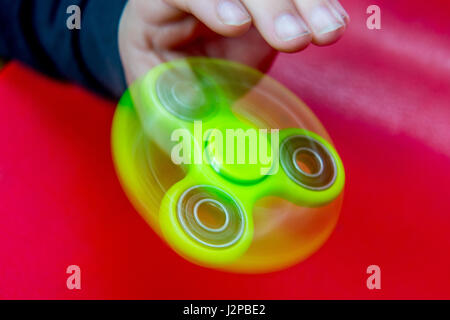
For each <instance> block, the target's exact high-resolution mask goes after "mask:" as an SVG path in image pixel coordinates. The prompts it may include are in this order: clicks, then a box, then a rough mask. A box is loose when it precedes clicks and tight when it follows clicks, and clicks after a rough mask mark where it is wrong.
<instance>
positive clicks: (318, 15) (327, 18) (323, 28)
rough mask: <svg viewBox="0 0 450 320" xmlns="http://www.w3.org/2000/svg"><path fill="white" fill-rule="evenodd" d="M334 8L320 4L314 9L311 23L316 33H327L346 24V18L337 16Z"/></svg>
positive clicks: (311, 14) (310, 19)
mask: <svg viewBox="0 0 450 320" xmlns="http://www.w3.org/2000/svg"><path fill="white" fill-rule="evenodd" d="M332 10H333V9H332V8H331V6H330V8H328V7H326V6H324V5H319V6H316V7H315V8H314V9H312V11H311V13H310V18H309V23H310V26H311V28H312V29H313V30H314V32H315V33H317V34H325V33H328V32H332V31H335V30H337V29H339V28H342V27H343V26H344V20H342V18H339V17H336V15H335V14H333V12H332Z"/></svg>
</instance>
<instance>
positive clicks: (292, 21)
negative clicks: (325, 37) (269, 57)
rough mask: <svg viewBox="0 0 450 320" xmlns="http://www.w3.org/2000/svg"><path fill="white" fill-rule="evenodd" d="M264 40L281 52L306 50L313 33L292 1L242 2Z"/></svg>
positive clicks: (249, 0)
mask: <svg viewBox="0 0 450 320" xmlns="http://www.w3.org/2000/svg"><path fill="white" fill-rule="evenodd" d="M242 3H243V4H244V5H245V7H246V8H247V9H248V11H249V12H250V14H251V16H252V19H253V23H254V25H255V26H256V27H257V28H258V30H259V32H260V33H261V35H262V36H263V37H264V39H265V40H266V41H267V42H268V43H269V44H270V45H271V46H272V47H274V48H275V49H277V50H279V51H286V52H292V51H297V50H301V49H303V48H305V47H306V46H307V45H308V44H309V43H310V42H311V39H312V34H311V31H310V30H309V28H308V26H307V25H306V23H305V21H304V20H303V18H302V17H301V16H300V14H299V13H298V11H297V9H296V7H295V6H294V5H293V3H292V2H291V0H277V1H276V2H275V1H272V0H242Z"/></svg>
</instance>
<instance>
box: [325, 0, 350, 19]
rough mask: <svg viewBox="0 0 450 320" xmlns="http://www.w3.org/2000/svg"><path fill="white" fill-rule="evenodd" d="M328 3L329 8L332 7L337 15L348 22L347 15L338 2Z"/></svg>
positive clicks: (330, 0)
mask: <svg viewBox="0 0 450 320" xmlns="http://www.w3.org/2000/svg"><path fill="white" fill-rule="evenodd" d="M328 2H329V3H330V5H331V6H333V8H334V9H335V10H336V11H337V12H338V14H339V15H340V16H341V17H342V18H344V19H347V20H350V16H349V14H348V13H347V11H345V9H344V7H343V6H342V5H341V4H340V3H339V1H337V0H328Z"/></svg>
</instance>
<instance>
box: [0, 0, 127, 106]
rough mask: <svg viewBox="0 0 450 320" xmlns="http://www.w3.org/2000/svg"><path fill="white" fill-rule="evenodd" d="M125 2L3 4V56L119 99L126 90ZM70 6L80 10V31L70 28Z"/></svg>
mask: <svg viewBox="0 0 450 320" xmlns="http://www.w3.org/2000/svg"><path fill="white" fill-rule="evenodd" d="M126 1H127V0H0V57H3V58H6V59H17V60H20V61H22V62H24V63H25V64H27V65H29V66H31V67H33V68H35V69H37V70H39V71H41V72H44V73H47V74H49V75H50V76H53V77H57V78H59V79H64V80H70V81H75V82H77V83H79V84H81V85H83V86H85V87H87V88H89V89H91V90H93V91H95V92H97V93H99V94H102V95H106V96H109V97H115V98H117V97H119V96H120V95H121V94H122V92H123V91H124V90H125V87H126V84H125V77H124V73H123V69H122V64H121V61H120V57H119V49H118V39H117V37H118V26H119V21H120V17H121V14H122V11H123V8H124V6H125V4H126ZM71 5H77V6H79V8H80V9H81V29H80V30H77V29H74V30H69V28H68V27H67V24H66V22H67V19H68V18H69V17H70V14H68V13H67V8H68V7H69V6H71Z"/></svg>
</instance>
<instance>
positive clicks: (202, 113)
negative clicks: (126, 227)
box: [112, 58, 345, 268]
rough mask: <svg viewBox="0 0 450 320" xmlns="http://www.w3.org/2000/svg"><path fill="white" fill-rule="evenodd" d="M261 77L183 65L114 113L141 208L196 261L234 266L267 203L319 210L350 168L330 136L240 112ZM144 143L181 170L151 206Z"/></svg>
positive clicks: (202, 63)
mask: <svg viewBox="0 0 450 320" xmlns="http://www.w3.org/2000/svg"><path fill="white" fill-rule="evenodd" d="M263 77H265V76H264V75H263V74H261V73H260V72H258V71H256V70H254V69H251V68H249V67H246V66H243V65H241V64H237V63H233V62H228V61H224V60H218V59H207V58H188V59H182V60H176V61H172V62H168V63H164V64H161V65H159V66H157V67H155V68H154V69H152V70H151V71H150V72H149V73H148V74H147V75H146V76H145V77H143V78H142V79H140V80H139V81H137V82H136V83H134V84H133V85H132V86H131V87H130V88H129V90H128V91H127V93H126V94H125V95H124V97H123V98H122V100H121V102H120V104H119V108H118V110H117V112H116V115H115V119H114V125H113V135H112V144H113V153H114V158H115V164H116V168H117V170H118V173H119V176H120V178H121V181H122V184H123V185H124V187H125V190H126V191H127V194H128V196H129V197H130V198H132V201H133V203H135V205H136V206H137V207H138V210H139V211H141V212H143V211H144V212H147V213H148V212H149V211H158V212H152V213H151V214H150V216H151V218H150V219H149V220H151V221H150V223H151V225H152V227H153V228H154V229H156V230H158V231H159V230H160V231H161V233H162V236H163V237H164V239H165V240H166V241H167V242H168V243H169V245H170V246H171V247H172V248H174V249H175V250H176V251H177V252H178V253H179V254H181V255H182V256H184V257H186V258H188V259H190V260H193V261H195V262H197V263H200V264H203V265H207V266H214V267H219V268H220V267H224V268H226V266H227V265H230V264H232V263H233V262H234V261H236V260H237V259H239V257H241V256H242V255H243V254H245V252H246V251H247V250H248V248H249V246H250V245H251V243H252V239H253V236H254V223H253V210H254V206H255V204H256V203H257V202H258V201H259V200H260V199H262V198H265V197H278V198H283V199H286V200H288V201H289V202H291V203H293V204H295V205H297V206H302V207H320V206H324V205H326V204H328V203H330V202H332V201H333V200H334V199H336V198H337V197H338V196H339V194H340V193H341V192H342V189H343V186H344V180H345V174H344V168H343V165H342V162H341V159H340V158H339V155H338V154H337V152H336V150H335V149H334V148H333V146H332V145H331V143H330V142H328V141H327V140H326V139H325V138H323V137H321V136H320V135H318V134H317V133H314V132H312V131H309V130H306V129H300V128H284V129H280V130H279V129H277V128H273V127H269V126H266V124H264V123H261V121H258V120H255V119H254V118H252V117H247V116H246V115H245V114H242V113H241V114H238V113H236V112H234V110H233V107H232V106H236V105H239V104H245V97H246V96H248V95H251V94H252V90H253V88H254V87H255V86H258V84H259V83H260V82H261V81H262V79H263ZM261 103H264V99H262V100H261ZM269 120H270V119H269ZM136 139H145V141H146V142H145V143H144V144H142V145H144V147H140V148H144V149H146V150H147V149H150V151H151V150H152V148H153V149H157V150H159V151H158V152H162V153H164V154H165V155H166V157H165V159H166V160H165V161H169V160H168V159H170V161H172V162H173V164H176V165H177V166H178V168H181V169H182V172H183V175H182V176H180V178H179V181H173V183H172V184H171V186H170V187H169V188H168V190H166V192H165V193H164V194H162V195H161V198H160V199H156V200H155V201H153V205H152V206H151V205H146V204H145V203H146V200H145V198H151V197H152V196H154V195H152V192H151V191H149V190H152V189H151V188H152V187H153V188H155V185H156V184H157V183H155V182H148V181H147V182H145V175H147V174H148V172H150V171H151V170H152V167H154V165H149V164H148V163H145V162H146V160H145V152H146V151H142V150H144V149H142V150H141V151H142V152H138V151H136V150H137V149H138V148H137V147H136V146H135V145H133V141H134V140H136ZM150 145H153V147H150ZM169 156H170V158H169ZM137 158H139V159H137ZM173 164H172V165H173ZM143 168H145V170H144V169H143ZM153 169H154V168H153ZM172 171H173V170H167V172H166V173H165V174H166V175H168V176H170V175H171V174H172ZM145 184H147V185H146V186H145V188H144V187H143V186H144V185H145ZM150 185H153V186H150ZM154 190H156V189H154ZM158 205H159V208H158ZM144 215H146V214H144ZM147 215H148V214H147Z"/></svg>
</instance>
